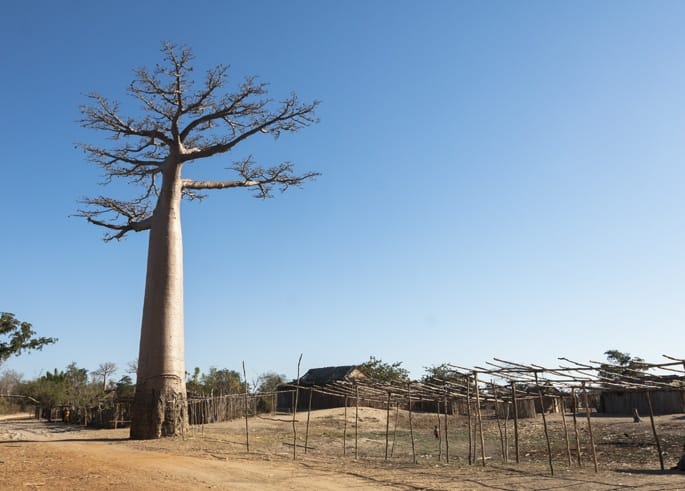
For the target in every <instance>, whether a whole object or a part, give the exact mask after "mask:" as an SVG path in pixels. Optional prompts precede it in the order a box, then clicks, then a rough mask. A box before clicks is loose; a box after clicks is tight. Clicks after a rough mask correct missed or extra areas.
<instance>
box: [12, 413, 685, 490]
mask: <svg viewBox="0 0 685 491" xmlns="http://www.w3.org/2000/svg"><path fill="white" fill-rule="evenodd" d="M236 428H238V424H236ZM229 430H230V428H228V429H227V428H222V431H229ZM127 436H128V434H127V430H126V429H120V430H85V429H80V428H75V427H68V426H64V425H62V424H48V423H45V422H38V421H35V420H32V419H27V418H23V419H9V420H3V421H0V469H1V472H0V475H1V476H2V479H0V489H8V490H9V489H11V490H14V489H46V490H47V489H50V490H62V489H64V490H66V489H69V490H81V489H84V490H85V489H88V490H99V489H103V490H118V489H122V490H123V489H126V490H130V489H139V490H146V489H157V490H159V489H162V490H191V489H228V490H244V489H259V490H277V489H278V490H283V489H298V490H302V489H316V490H343V489H398V490H409V489H413V490H415V489H444V490H447V489H455V490H461V489H473V490H484V489H500V490H518V489H523V490H532V489H581V490H602V491H608V490H617V489H640V490H641V491H656V490H677V489H685V475H683V474H678V473H672V472H663V471H654V470H649V469H641V468H634V466H633V467H627V468H623V469H603V470H602V471H601V472H599V473H597V474H595V473H594V472H593V471H592V469H590V468H582V469H577V468H573V469H572V468H560V469H559V470H558V471H557V472H556V473H555V476H554V477H551V476H550V475H549V472H548V471H547V469H546V468H545V466H544V465H540V464H528V465H520V466H505V465H497V464H488V465H487V466H486V467H482V466H464V465H456V466H455V465H445V464H433V465H429V464H419V465H410V464H406V463H405V464H390V463H383V462H362V461H354V460H353V459H346V460H345V459H330V458H323V457H317V456H315V455H307V456H300V457H299V458H298V460H297V461H295V462H293V461H292V460H291V459H290V458H288V457H286V456H284V455H283V454H278V455H277V454H266V453H254V452H253V453H249V454H248V453H246V452H245V451H244V450H241V451H235V450H230V449H227V447H226V445H225V444H223V445H213V444H212V442H211V439H210V438H205V439H203V440H200V439H198V438H191V439H187V440H184V441H182V440H170V439H165V440H163V441H148V442H133V441H130V440H128V439H127Z"/></svg>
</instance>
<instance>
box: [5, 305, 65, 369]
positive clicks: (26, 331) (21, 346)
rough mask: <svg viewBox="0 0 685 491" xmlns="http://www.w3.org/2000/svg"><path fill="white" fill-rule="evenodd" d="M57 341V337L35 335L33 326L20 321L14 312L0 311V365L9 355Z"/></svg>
mask: <svg viewBox="0 0 685 491" xmlns="http://www.w3.org/2000/svg"><path fill="white" fill-rule="evenodd" d="M56 342H57V338H48V337H36V332H35V331H34V330H33V326H32V325H31V324H29V323H28V322H22V321H20V320H19V319H17V318H16V317H15V316H14V314H11V313H9V312H1V313H0V365H1V364H2V363H3V362H5V361H6V360H7V359H8V358H9V357H10V356H13V355H20V354H21V353H22V352H23V351H30V350H42V349H43V347H44V346H46V345H48V344H53V343H56Z"/></svg>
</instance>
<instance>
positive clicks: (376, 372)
mask: <svg viewBox="0 0 685 491" xmlns="http://www.w3.org/2000/svg"><path fill="white" fill-rule="evenodd" d="M401 365H402V362H401V361H396V362H394V363H386V362H384V361H383V360H381V359H380V358H376V357H375V356H370V357H369V361H367V362H364V363H362V364H361V365H359V370H360V371H361V372H362V373H363V374H364V375H366V376H367V377H370V378H373V379H376V380H382V381H384V382H399V381H405V380H409V370H407V369H406V368H402V366H401Z"/></svg>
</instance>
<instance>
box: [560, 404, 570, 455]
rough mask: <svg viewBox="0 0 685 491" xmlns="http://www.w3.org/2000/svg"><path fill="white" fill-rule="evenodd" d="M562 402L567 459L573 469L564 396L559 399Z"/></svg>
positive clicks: (562, 421) (562, 420)
mask: <svg viewBox="0 0 685 491" xmlns="http://www.w3.org/2000/svg"><path fill="white" fill-rule="evenodd" d="M559 400H560V401H561V423H562V425H563V426H564V439H565V440H566V457H568V466H569V467H571V442H570V440H569V438H568V426H566V407H565V406H564V396H561V397H559Z"/></svg>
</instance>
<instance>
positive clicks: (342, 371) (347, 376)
mask: <svg viewBox="0 0 685 491" xmlns="http://www.w3.org/2000/svg"><path fill="white" fill-rule="evenodd" d="M362 377H364V374H362V373H361V372H360V371H359V369H358V368H357V365H344V366H340V367H323V368H311V369H309V370H308V371H307V373H305V374H304V375H303V376H302V377H301V378H300V384H302V385H327V384H332V383H334V382H338V381H343V380H352V379H357V378H362Z"/></svg>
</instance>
